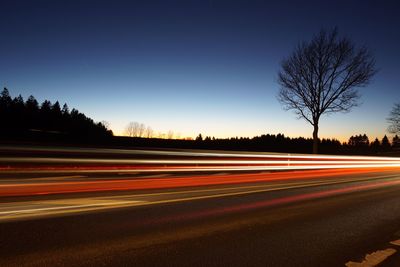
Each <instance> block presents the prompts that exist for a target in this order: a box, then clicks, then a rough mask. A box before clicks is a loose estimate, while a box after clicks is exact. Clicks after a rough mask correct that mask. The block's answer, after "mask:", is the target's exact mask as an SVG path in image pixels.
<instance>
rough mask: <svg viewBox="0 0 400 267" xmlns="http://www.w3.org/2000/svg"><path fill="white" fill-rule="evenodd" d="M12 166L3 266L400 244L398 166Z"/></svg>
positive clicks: (1, 202) (315, 259) (4, 211)
mask: <svg viewBox="0 0 400 267" xmlns="http://www.w3.org/2000/svg"><path fill="white" fill-rule="evenodd" d="M62 170H63V171H65V169H64V168H63V169H62ZM15 172H16V170H13V171H11V172H8V173H7V172H4V173H2V174H1V175H3V177H1V178H2V181H1V182H0V195H1V197H0V266H345V264H346V263H349V262H350V261H352V262H361V261H362V260H363V259H364V257H365V255H366V254H367V253H372V252H375V251H378V250H387V249H392V250H396V251H398V250H400V247H399V246H397V245H395V244H390V242H392V241H396V240H399V239H400V194H399V192H400V175H399V168H397V167H370V168H344V169H343V168H335V169H332V168H328V169H319V170H314V169H311V170H302V171H285V172H252V173H248V172H240V173H237V172H224V173H221V172H214V173H208V172H207V173H205V172H204V173H203V172H202V173H183V174H182V173H180V174H179V175H178V174H176V173H173V172H171V173H170V172H163V173H159V172H157V173H151V174H146V175H147V176H146V175H145V174H143V173H139V174H135V175H134V176H133V177H130V175H133V174H129V175H122V176H121V174H120V173H119V172H118V171H116V170H114V171H113V172H111V171H110V172H106V173H98V172H97V171H96V172H94V173H91V174H90V175H88V174H87V173H81V172H77V173H71V172H69V171H67V172H65V173H63V172H62V171H60V170H53V172H51V171H50V170H48V169H47V170H46V171H45V172H42V170H40V171H38V173H35V172H34V171H32V170H30V172H29V173H30V174H29V175H30V176H29V175H26V173H24V172H22V173H23V175H21V174H20V173H19V174H18V173H15ZM86 175H88V176H86ZM7 177H9V178H7ZM111 185H112V186H111ZM21 188H22V189H21ZM399 253H400V252H396V253H395V254H394V255H393V256H391V257H389V258H388V260H386V261H384V265H382V266H398V263H399V255H398V254H399ZM353 266H358V265H353ZM380 266H381V265H380Z"/></svg>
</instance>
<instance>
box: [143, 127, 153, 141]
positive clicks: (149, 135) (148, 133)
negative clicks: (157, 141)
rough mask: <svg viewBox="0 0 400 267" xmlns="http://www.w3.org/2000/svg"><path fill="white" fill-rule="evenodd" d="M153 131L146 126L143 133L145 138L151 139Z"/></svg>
mask: <svg viewBox="0 0 400 267" xmlns="http://www.w3.org/2000/svg"><path fill="white" fill-rule="evenodd" d="M153 134H154V132H153V129H152V128H151V127H150V126H147V128H146V131H145V134H144V135H145V137H147V138H152V137H153Z"/></svg>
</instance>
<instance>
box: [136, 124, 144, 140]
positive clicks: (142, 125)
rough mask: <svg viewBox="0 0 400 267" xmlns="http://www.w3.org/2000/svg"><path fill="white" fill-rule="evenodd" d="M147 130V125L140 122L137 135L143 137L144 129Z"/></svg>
mask: <svg viewBox="0 0 400 267" xmlns="http://www.w3.org/2000/svg"><path fill="white" fill-rule="evenodd" d="M145 130H146V126H145V125H144V124H143V123H140V124H139V125H138V133H137V136H138V137H143V136H144V131H145Z"/></svg>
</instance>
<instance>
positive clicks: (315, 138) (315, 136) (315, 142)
mask: <svg viewBox="0 0 400 267" xmlns="http://www.w3.org/2000/svg"><path fill="white" fill-rule="evenodd" d="M313 154H318V123H314V131H313Z"/></svg>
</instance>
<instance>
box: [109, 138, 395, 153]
mask: <svg viewBox="0 0 400 267" xmlns="http://www.w3.org/2000/svg"><path fill="white" fill-rule="evenodd" d="M113 145H120V146H127V145H129V146H134V147H153V148H180V149H215V150H236V151H259V152H282V153H312V149H313V139H312V138H303V137H297V138H290V137H287V136H285V135H283V134H276V135H275V134H265V135H260V136H255V137H252V138H249V137H233V138H223V139H221V138H215V137H211V136H205V137H203V135H201V134H199V135H198V136H197V137H196V138H195V139H194V140H182V139H162V138H140V137H114V138H113ZM319 149H320V153H323V154H337V155H343V154H344V155H380V154H383V155H386V154H388V153H400V138H399V137H398V136H397V135H396V136H394V137H393V140H392V142H390V141H389V138H388V137H387V136H384V137H383V139H382V140H379V139H377V138H376V139H375V140H374V141H373V142H370V141H369V138H368V136H367V135H365V134H360V135H355V136H351V137H350V138H349V140H348V141H347V142H344V143H341V142H340V141H339V140H337V139H319Z"/></svg>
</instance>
